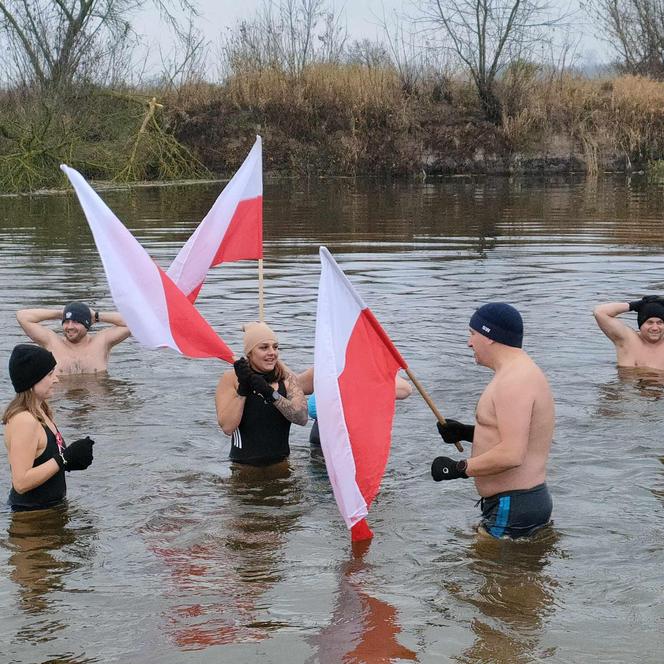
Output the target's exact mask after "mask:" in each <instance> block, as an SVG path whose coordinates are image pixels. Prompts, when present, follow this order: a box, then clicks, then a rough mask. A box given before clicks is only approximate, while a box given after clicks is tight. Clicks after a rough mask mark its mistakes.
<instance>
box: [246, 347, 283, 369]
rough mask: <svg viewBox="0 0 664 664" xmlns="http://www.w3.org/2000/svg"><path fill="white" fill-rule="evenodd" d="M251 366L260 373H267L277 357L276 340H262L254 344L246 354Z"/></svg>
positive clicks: (275, 362)
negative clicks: (256, 344)
mask: <svg viewBox="0 0 664 664" xmlns="http://www.w3.org/2000/svg"><path fill="white" fill-rule="evenodd" d="M247 357H248V358H249V363H250V364H251V366H252V367H253V368H254V369H255V370H256V371H258V372H260V373H269V372H270V371H272V370H273V369H274V367H275V366H276V364H277V360H278V359H279V344H278V343H277V342H276V341H263V342H261V343H259V344H258V346H254V348H252V349H251V350H250V351H249V354H248V356H247Z"/></svg>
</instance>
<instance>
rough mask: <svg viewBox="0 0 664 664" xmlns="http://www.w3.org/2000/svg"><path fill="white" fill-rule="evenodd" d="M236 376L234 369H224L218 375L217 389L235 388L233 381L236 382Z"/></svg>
mask: <svg viewBox="0 0 664 664" xmlns="http://www.w3.org/2000/svg"><path fill="white" fill-rule="evenodd" d="M236 380H237V379H236V376H235V371H232V370H231V371H224V373H222V374H221V376H220V377H219V382H218V383H217V389H218V390H221V389H224V388H231V389H233V390H234V389H235V383H236Z"/></svg>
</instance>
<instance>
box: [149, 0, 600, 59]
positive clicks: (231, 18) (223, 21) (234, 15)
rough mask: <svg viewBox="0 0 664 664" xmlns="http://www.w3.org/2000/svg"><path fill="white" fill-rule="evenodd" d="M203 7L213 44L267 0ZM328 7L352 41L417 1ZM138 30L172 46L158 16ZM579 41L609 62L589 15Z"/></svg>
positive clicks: (580, 47)
mask: <svg viewBox="0 0 664 664" xmlns="http://www.w3.org/2000/svg"><path fill="white" fill-rule="evenodd" d="M194 1H195V2H196V4H197V6H198V7H199V10H200V16H199V17H198V19H197V20H196V25H197V27H198V29H199V30H201V31H202V33H203V34H204V36H205V37H206V38H207V39H208V40H210V41H211V42H212V43H216V42H217V41H218V39H219V36H220V34H221V33H223V32H224V31H225V30H226V29H227V28H232V27H233V26H234V25H236V24H237V23H238V21H240V20H242V19H247V20H250V19H252V18H253V17H254V16H255V15H256V12H257V10H258V8H259V7H260V6H261V5H262V4H263V0H194ZM578 1H579V0H552V2H553V3H565V4H564V5H561V6H564V7H565V8H568V7H569V2H572V3H574V4H573V7H578V4H577V3H578ZM328 6H334V7H335V9H336V10H337V11H338V12H341V14H342V16H343V17H344V19H345V20H344V23H345V25H346V27H347V30H348V35H349V37H350V39H362V38H365V37H366V38H368V39H371V40H375V39H381V36H382V28H381V27H380V24H381V18H382V17H383V16H386V17H388V19H389V18H391V17H392V16H393V15H394V14H395V12H396V13H398V14H401V15H409V14H410V15H413V13H414V10H413V0H346V1H345V2H343V1H342V0H336V1H335V2H332V1H330V2H329V5H328ZM136 28H137V31H138V32H139V33H143V34H144V35H145V37H146V39H148V40H149V41H151V42H152V43H160V44H161V45H162V48H163V47H165V46H167V44H168V43H169V39H170V36H167V35H166V33H165V31H164V30H163V28H162V29H161V30H160V27H159V22H158V21H156V20H155V17H154V15H152V14H150V13H146V14H144V15H143V16H142V17H141V20H140V21H139V22H138V23H137V24H136ZM565 32H566V33H568V34H570V35H571V36H572V38H573V39H575V40H576V42H577V46H576V53H577V55H578V57H579V58H580V59H581V60H582V61H584V62H585V63H593V62H603V61H606V60H607V59H608V55H607V54H608V49H607V47H606V45H605V44H603V43H602V42H601V41H599V40H598V39H596V38H595V36H594V35H593V29H592V26H591V24H590V21H589V20H588V18H587V16H586V15H585V14H584V13H583V12H578V13H577V14H575V16H574V19H573V20H572V21H570V26H569V30H566V31H565Z"/></svg>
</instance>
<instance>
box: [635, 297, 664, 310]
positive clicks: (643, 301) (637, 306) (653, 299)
mask: <svg viewBox="0 0 664 664" xmlns="http://www.w3.org/2000/svg"><path fill="white" fill-rule="evenodd" d="M651 302H660V303H662V304H664V297H662V296H661V295H644V296H643V297H642V298H641V299H640V300H634V301H633V302H630V303H629V310H630V311H638V310H639V309H640V308H641V307H642V306H643V305H644V304H650V303H651Z"/></svg>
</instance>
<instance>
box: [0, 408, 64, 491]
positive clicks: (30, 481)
mask: <svg viewBox="0 0 664 664" xmlns="http://www.w3.org/2000/svg"><path fill="white" fill-rule="evenodd" d="M40 435H43V429H42V427H41V425H40V424H39V422H38V421H37V420H36V419H35V418H34V417H32V415H30V414H29V413H19V414H18V415H15V416H14V417H13V418H12V419H11V420H10V422H9V424H8V425H7V430H6V436H7V442H8V456H9V465H10V466H11V472H12V486H13V487H14V489H15V490H16V491H17V493H25V492H26V491H30V490H31V489H34V488H36V487H38V486H40V485H42V484H43V483H44V482H46V480H48V479H50V478H51V477H53V475H55V474H56V473H57V472H58V470H59V466H58V464H57V462H56V461H55V459H49V460H48V461H47V462H46V463H42V464H40V465H39V466H37V467H36V468H33V467H32V464H33V463H34V461H35V457H36V454H37V444H38V442H39V437H40Z"/></svg>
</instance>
